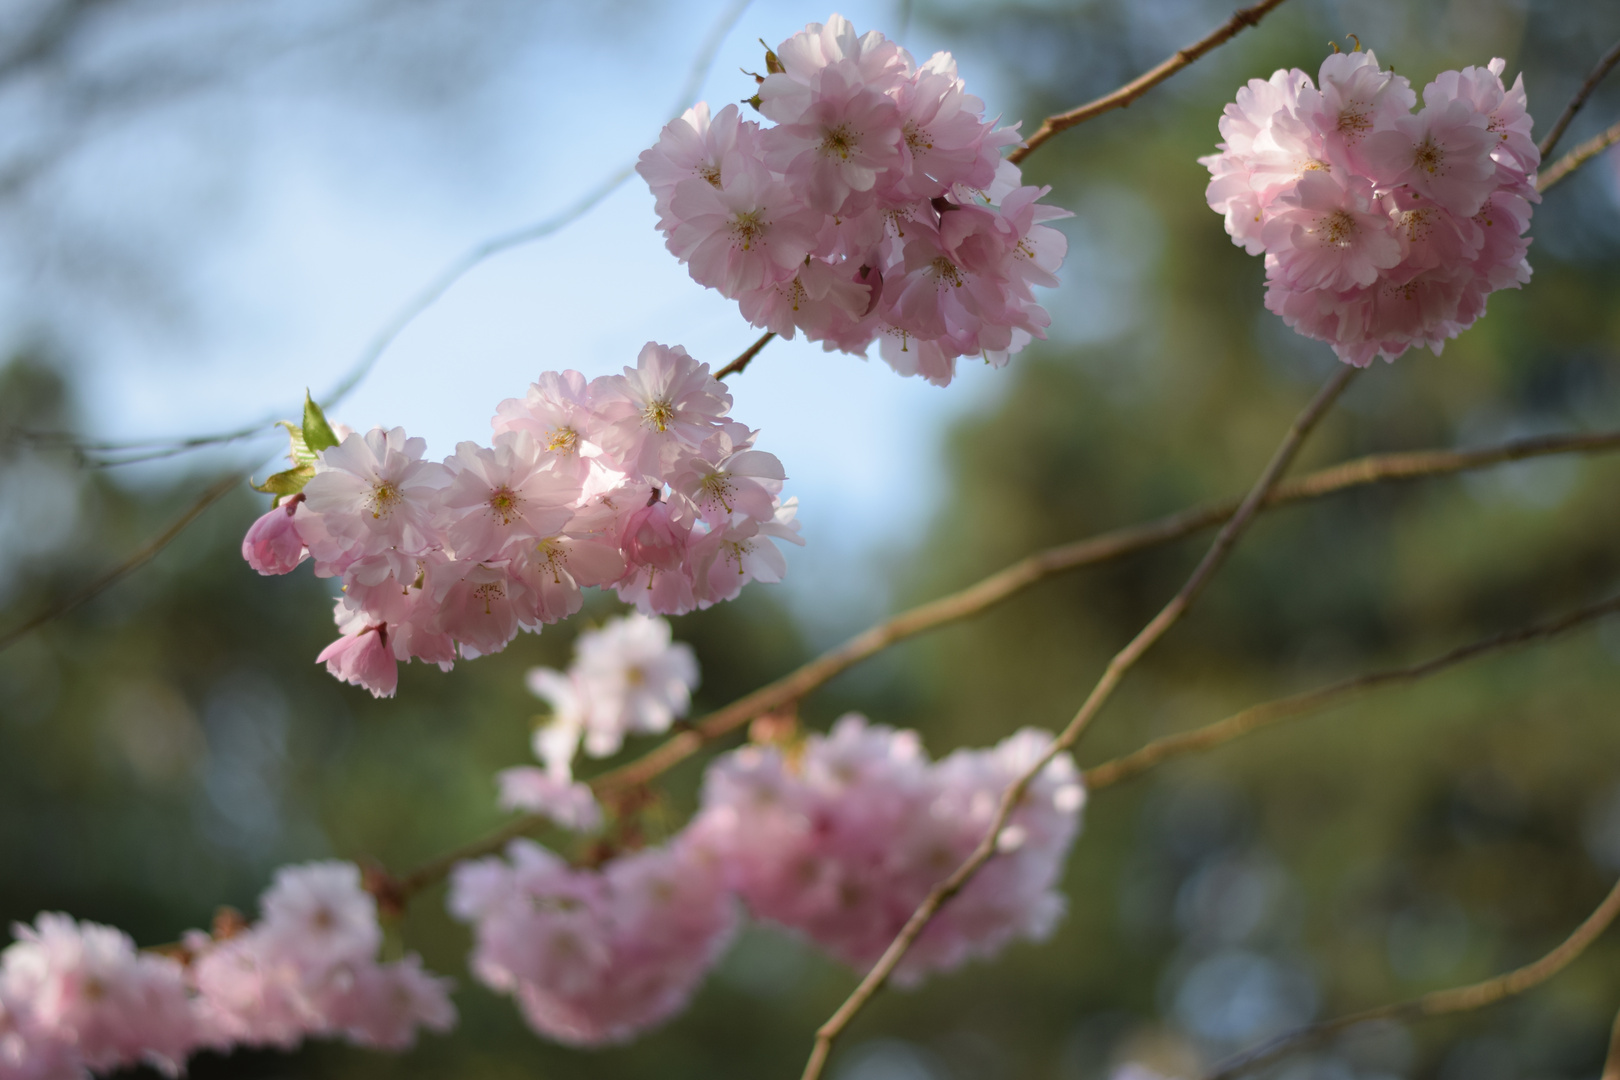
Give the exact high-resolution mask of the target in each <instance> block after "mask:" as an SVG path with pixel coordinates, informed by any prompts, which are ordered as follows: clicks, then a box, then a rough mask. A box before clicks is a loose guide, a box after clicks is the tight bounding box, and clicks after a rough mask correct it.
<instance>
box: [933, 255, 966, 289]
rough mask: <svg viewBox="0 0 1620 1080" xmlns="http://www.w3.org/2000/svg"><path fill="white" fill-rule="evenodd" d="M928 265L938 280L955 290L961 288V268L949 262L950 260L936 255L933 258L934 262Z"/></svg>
mask: <svg viewBox="0 0 1620 1080" xmlns="http://www.w3.org/2000/svg"><path fill="white" fill-rule="evenodd" d="M929 265H930V266H931V267H932V268H933V271H934V273H935V274H936V275H937V276H938V277H939V280H941V281H943V282H945V283H947V284H949V285H951V286H953V287H956V288H960V287H961V285H962V268H961V267H959V266H957V265H956V264H955V263H953V262H951V260H950V259H948V258H946V257H945V256H944V255H936V256H934V261H933V262H932V263H930V264H929Z"/></svg>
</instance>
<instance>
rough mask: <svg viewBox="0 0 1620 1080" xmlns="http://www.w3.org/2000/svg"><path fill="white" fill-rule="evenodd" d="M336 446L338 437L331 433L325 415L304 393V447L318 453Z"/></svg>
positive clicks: (307, 392)
mask: <svg viewBox="0 0 1620 1080" xmlns="http://www.w3.org/2000/svg"><path fill="white" fill-rule="evenodd" d="M337 444H338V437H337V435H336V433H334V432H333V431H332V425H331V424H328V423H327V422H326V414H325V413H323V412H321V407H320V406H319V405H317V404H315V399H314V398H312V397H310V396H309V391H308V390H305V391H304V445H305V446H307V447H309V449H310V450H311V451H312V452H314V453H320V452H321V451H322V450H325V449H327V448H328V447H333V446H336V445H337Z"/></svg>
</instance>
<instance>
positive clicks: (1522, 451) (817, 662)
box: [398, 431, 1620, 897]
mask: <svg viewBox="0 0 1620 1080" xmlns="http://www.w3.org/2000/svg"><path fill="white" fill-rule="evenodd" d="M1617 449H1620V431H1614V432H1601V433H1598V434H1595V435H1551V436H1539V437H1536V438H1531V439H1515V440H1512V441H1510V442H1506V443H1502V444H1500V445H1497V446H1491V447H1485V448H1483V449H1480V450H1418V451H1411V452H1408V453H1395V454H1374V455H1372V456H1370V457H1365V458H1359V459H1357V460H1355V461H1347V462H1345V463H1343V464H1342V465H1335V466H1332V467H1330V468H1326V469H1322V470H1319V471H1317V472H1314V473H1309V474H1307V475H1306V476H1303V477H1300V478H1299V479H1297V480H1289V481H1284V482H1283V483H1281V484H1278V485H1277V487H1276V489H1275V490H1274V491H1273V492H1272V493H1271V497H1270V498H1269V499H1268V500H1267V501H1266V504H1265V509H1267V510H1270V509H1273V508H1275V507H1278V506H1283V505H1287V504H1289V503H1294V502H1303V501H1305V500H1309V499H1318V498H1322V497H1325V496H1328V495H1333V494H1336V493H1338V492H1341V491H1347V490H1351V489H1353V488H1358V487H1365V486H1368V485H1371V484H1378V483H1383V482H1386V481H1400V480H1416V479H1421V478H1424V477H1436V476H1450V475H1453V474H1456V473H1460V472H1467V471H1470V470H1473V469H1480V468H1485V467H1487V466H1490V465H1498V464H1502V463H1503V462H1510V461H1524V460H1528V459H1532V458H1538V457H1547V456H1551V455H1555V454H1571V453H1575V454H1585V453H1601V452H1604V451H1609V450H1617ZM1236 506H1237V503H1236V500H1223V501H1220V502H1212V503H1206V504H1204V505H1202V506H1195V507H1192V508H1190V509H1187V510H1183V511H1181V512H1179V513H1175V514H1171V515H1169V516H1167V517H1163V518H1159V519H1158V520H1156V521H1150V522H1145V523H1143V524H1140V525H1132V526H1128V527H1126V528H1123V529H1116V530H1114V531H1112V532H1107V533H1103V534H1101V535H1099V536H1095V537H1091V538H1089V539H1086V540H1079V541H1076V542H1074V543H1070V544H1063V545H1060V546H1058V547H1054V548H1048V549H1047V550H1045V551H1041V552H1037V553H1036V554H1034V555H1030V556H1028V557H1026V558H1024V559H1021V560H1019V561H1018V562H1016V563H1013V564H1012V565H1011V566H1008V567H1006V568H1005V569H1003V570H999V571H997V572H996V573H994V574H991V575H990V576H989V577H987V578H984V579H983V580H981V581H979V582H977V583H975V584H973V585H969V586H968V587H967V588H965V589H962V590H960V591H959V592H955V593H951V594H950V595H948V596H942V597H940V598H939V599H937V600H931V601H929V602H928V603H925V604H921V605H919V606H917V607H914V608H912V609H911V610H909V611H904V612H901V613H900V614H899V615H895V616H893V617H891V618H889V619H886V620H884V621H883V622H881V623H878V624H877V625H876V626H873V627H871V628H869V629H867V630H865V631H862V632H861V633H859V634H857V635H856V636H854V637H852V638H850V639H849V640H848V641H846V642H844V643H843V644H842V645H839V646H837V647H836V648H834V649H831V650H829V651H828V652H825V653H823V654H821V655H820V656H818V657H816V658H815V659H814V660H811V661H810V662H809V663H807V664H804V665H802V666H800V667H799V668H797V669H795V670H793V671H790V672H789V673H788V674H786V675H784V676H782V677H781V678H779V679H777V680H776V681H774V682H771V683H767V684H766V685H764V686H762V687H760V688H759V689H758V690H755V691H753V692H752V693H750V694H748V695H746V696H744V697H741V698H738V699H737V700H736V701H734V702H732V703H731V704H729V705H727V706H725V707H724V708H722V709H718V710H716V711H715V712H712V713H710V714H709V715H708V716H706V717H704V718H703V719H702V720H700V721H698V722H697V723H695V724H693V725H692V727H691V728H690V729H688V730H686V731H683V732H681V733H679V734H677V735H674V736H672V737H670V738H669V739H667V740H666V741H664V742H663V743H661V744H660V745H658V746H657V747H655V748H654V749H652V750H651V751H649V752H648V753H646V754H644V755H642V756H641V757H639V758H636V759H635V760H634V761H631V762H628V763H626V764H624V765H621V766H620V767H619V768H617V769H613V770H611V771H609V772H606V773H603V774H602V775H601V776H598V777H596V778H595V779H594V780H592V781H591V786H592V787H593V788H594V789H595V791H596V793H597V795H598V796H600V797H602V798H611V797H613V796H614V795H616V794H618V793H619V792H623V791H626V790H629V789H631V788H634V787H637V786H639V785H641V784H645V783H647V782H649V781H651V780H652V779H654V778H655V777H657V776H659V775H660V774H662V773H663V772H665V771H667V770H668V769H670V768H672V767H674V766H675V765H677V764H679V763H680V762H682V761H684V760H685V759H687V758H688V757H691V756H692V755H693V754H695V753H697V752H698V751H699V750H700V749H702V748H703V746H704V745H705V744H706V743H708V742H710V741H712V740H714V739H718V738H720V737H721V736H723V735H726V734H727V733H729V732H732V731H735V730H736V729H737V728H740V727H742V726H743V725H744V724H746V723H748V722H749V721H750V720H752V719H754V718H755V717H756V716H760V715H762V714H764V713H767V712H770V711H771V710H773V709H779V708H781V707H783V706H785V705H788V704H790V703H792V702H795V701H798V700H799V699H800V698H802V697H804V696H805V695H806V694H808V693H810V692H811V691H812V690H815V689H816V688H817V687H819V686H822V685H823V684H825V683H827V682H830V681H831V680H832V679H833V678H835V677H836V676H838V675H840V674H842V673H843V672H845V671H847V670H849V669H850V668H852V667H854V666H855V665H856V664H858V663H860V662H861V661H863V660H866V659H869V658H870V657H872V656H875V655H877V654H878V653H880V652H882V651H883V650H885V649H887V648H889V647H890V646H892V645H895V644H897V643H899V642H901V641H904V640H906V639H907V638H911V637H914V636H916V635H918V634H921V633H924V632H925V631H928V630H933V629H935V628H936V627H940V626H945V625H947V624H949V623H953V622H958V621H961V620H963V619H967V618H971V617H973V616H975V615H979V614H981V613H983V612H985V611H987V610H989V609H990V608H992V607H994V606H996V605H997V604H999V603H1001V602H1002V601H1004V600H1006V599H1008V598H1010V597H1012V596H1015V595H1017V594H1018V593H1020V592H1022V591H1023V590H1025V589H1027V588H1029V587H1031V586H1033V585H1035V584H1037V583H1038V582H1041V581H1043V580H1045V579H1046V578H1049V577H1052V576H1054V575H1057V574H1061V573H1066V572H1067V571H1070V570H1076V569H1079V568H1081V567H1084V566H1091V565H1094V564H1097V563H1103V562H1108V561H1111V560H1113V559H1118V558H1122V557H1124V556H1126V555H1131V554H1134V553H1136V552H1138V551H1144V550H1146V549H1148V548H1152V547H1156V546H1158V545H1160V544H1164V543H1168V542H1170V541H1173V540H1179V539H1181V538H1183V537H1186V536H1191V535H1193V534H1194V533H1197V532H1200V531H1202V530H1204V529H1207V528H1210V527H1211V526H1214V525H1218V524H1220V523H1221V522H1223V521H1225V520H1227V519H1228V518H1229V517H1230V516H1231V515H1232V512H1233V510H1234V509H1236ZM545 823H546V819H545V818H543V817H540V816H538V815H524V816H521V817H517V818H514V819H513V820H511V821H510V822H508V823H506V824H505V825H503V826H502V827H501V828H499V829H497V830H495V831H494V832H492V833H490V834H489V835H488V836H485V837H483V838H481V839H479V840H475V841H473V842H471V843H469V844H466V845H464V846H463V847H460V848H458V849H456V850H455V851H453V852H449V853H447V854H445V855H441V856H439V857H437V858H434V859H432V860H430V861H429V862H426V863H424V864H422V865H421V866H419V867H417V868H416V869H414V870H412V871H411V872H410V873H409V874H406V875H405V876H404V877H402V878H400V879H399V882H398V885H399V887H400V888H401V889H403V890H404V895H405V896H407V897H408V896H410V895H412V894H414V893H415V892H417V891H419V890H421V889H423V888H425V887H427V886H428V885H431V884H433V883H434V882H436V881H438V880H439V879H440V878H442V877H444V875H445V874H447V873H449V871H450V868H451V867H452V866H454V865H455V864H456V863H457V862H460V861H461V860H463V859H472V858H477V857H479V856H482V855H488V854H490V853H492V852H495V851H499V850H500V849H501V848H503V847H504V846H506V844H507V843H508V842H509V841H511V840H512V839H514V838H516V837H518V836H522V835H525V834H526V833H530V832H533V831H535V830H536V829H539V828H541V827H543V826H544V825H545Z"/></svg>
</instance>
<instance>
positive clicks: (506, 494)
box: [489, 487, 523, 525]
mask: <svg viewBox="0 0 1620 1080" xmlns="http://www.w3.org/2000/svg"><path fill="white" fill-rule="evenodd" d="M522 503H523V500H522V499H520V498H518V497H517V495H515V494H513V492H512V489H511V488H509V487H500V488H496V489H495V491H494V492H493V493H491V495H490V497H489V509H490V513H492V514H494V515H495V517H496V519H497V520H499V521H500V523H501V524H502V525H510V524H512V522H514V521H516V520H517V518H518V514H519V511H520V508H521V506H522Z"/></svg>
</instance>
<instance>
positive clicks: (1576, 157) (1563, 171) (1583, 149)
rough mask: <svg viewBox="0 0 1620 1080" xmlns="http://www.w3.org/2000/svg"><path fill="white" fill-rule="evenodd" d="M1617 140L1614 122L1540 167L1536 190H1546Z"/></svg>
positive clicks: (1618, 131)
mask: <svg viewBox="0 0 1620 1080" xmlns="http://www.w3.org/2000/svg"><path fill="white" fill-rule="evenodd" d="M1617 142H1620V124H1615V125H1614V126H1613V127H1611V128H1609V129H1608V130H1607V131H1602V132H1599V133H1598V134H1596V135H1594V136H1592V137H1591V138H1590V139H1587V140H1586V141H1585V142H1583V143H1581V144H1580V145H1579V146H1577V147H1576V148H1575V149H1573V150H1571V151H1570V152H1569V153H1567V154H1565V155H1564V156H1563V157H1561V158H1559V159H1558V160H1557V161H1555V162H1553V163H1552V164H1551V165H1549V166H1548V167H1547V168H1545V169H1542V170H1541V172H1540V173H1538V174H1536V190H1537V191H1543V192H1544V191H1546V190H1547V189H1548V188H1550V187H1552V186H1553V185H1554V184H1556V183H1558V181H1560V180H1562V179H1563V178H1564V177H1566V176H1568V175H1569V174H1570V173H1572V172H1574V171H1575V170H1576V169H1578V168H1580V167H1581V166H1582V165H1585V164H1586V163H1587V162H1588V161H1591V160H1592V159H1593V158H1595V157H1597V156H1598V155H1599V154H1601V153H1603V151H1605V150H1607V149H1608V148H1609V147H1611V146H1613V145H1614V144H1615V143H1617Z"/></svg>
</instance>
